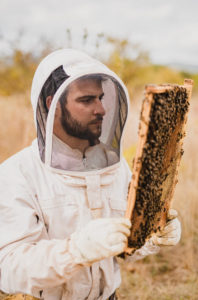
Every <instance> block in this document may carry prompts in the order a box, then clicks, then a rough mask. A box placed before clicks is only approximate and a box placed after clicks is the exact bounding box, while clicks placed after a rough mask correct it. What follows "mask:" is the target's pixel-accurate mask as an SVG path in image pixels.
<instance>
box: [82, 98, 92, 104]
mask: <svg viewBox="0 0 198 300" xmlns="http://www.w3.org/2000/svg"><path fill="white" fill-rule="evenodd" d="M91 101H92V99H91V98H87V99H82V100H81V102H83V103H90V102H91Z"/></svg>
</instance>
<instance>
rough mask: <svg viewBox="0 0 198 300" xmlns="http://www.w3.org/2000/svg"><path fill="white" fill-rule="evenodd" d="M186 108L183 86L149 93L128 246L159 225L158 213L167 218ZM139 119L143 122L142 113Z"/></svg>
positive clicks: (138, 242) (135, 246) (136, 244)
mask: <svg viewBox="0 0 198 300" xmlns="http://www.w3.org/2000/svg"><path fill="white" fill-rule="evenodd" d="M145 100H146V99H145ZM188 107H189V102H188V93H187V90H186V88H185V87H182V86H178V85H174V86H171V88H168V89H166V90H165V91H164V92H162V93H161V92H160V93H159V92H157V93H152V103H151V108H150V114H149V120H148V131H147V136H146V140H145V143H144V146H143V150H142V155H141V157H139V158H138V163H141V169H140V172H139V179H138V185H137V186H136V199H135V206H134V210H133V215H132V231H131V236H130V238H129V240H128V246H129V247H130V248H133V249H138V248H140V247H141V246H143V245H144V244H145V241H146V240H147V239H148V238H149V237H150V236H151V235H152V233H154V232H157V231H158V230H160V228H161V226H162V225H163V224H162V222H161V220H162V214H163V215H164V216H166V217H165V218H167V213H168V206H167V203H166V201H167V199H166V198H167V197H169V195H170V192H171V191H170V189H171V188H172V186H173V185H172V182H171V181H173V178H174V176H173V175H174V174H173V173H174V172H176V168H175V162H176V161H177V160H178V158H180V157H181V155H182V154H183V150H182V147H181V146H182V144H181V140H182V138H183V136H184V133H183V131H182V125H183V123H184V121H185V115H186V113H187V111H188ZM141 122H145V120H143V116H142V115H141ZM139 130H140V131H141V128H139Z"/></svg>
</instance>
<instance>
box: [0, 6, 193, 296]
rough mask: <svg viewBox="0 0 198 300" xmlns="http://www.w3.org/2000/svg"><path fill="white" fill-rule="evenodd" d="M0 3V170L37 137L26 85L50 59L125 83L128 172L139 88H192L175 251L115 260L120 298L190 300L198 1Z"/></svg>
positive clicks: (177, 192)
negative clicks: (77, 54) (93, 63)
mask: <svg viewBox="0 0 198 300" xmlns="http://www.w3.org/2000/svg"><path fill="white" fill-rule="evenodd" d="M0 4H1V5H0V20H1V21H0V162H2V161H4V160H5V159H7V158H8V157H9V156H11V155H12V154H14V153H16V152H17V151H19V150H21V149H22V148H24V147H26V146H28V145H30V144H31V142H32V140H33V139H34V138H35V129H34V123H33V115H32V108H31V104H30V88H31V81H32V77H33V74H34V71H35V69H36V67H37V65H38V63H39V62H40V60H41V59H42V58H43V57H44V56H45V55H47V54H48V53H50V52H51V51H53V50H56V49H59V48H65V47H72V48H76V49H79V50H83V51H85V52H87V53H88V54H90V55H92V56H93V57H95V58H97V59H99V60H101V61H103V62H104V63H105V64H106V65H108V66H109V67H110V68H111V69H112V70H113V71H115V72H116V73H117V74H118V75H119V76H120V77H121V78H122V80H123V81H124V83H125V84H126V86H127V88H128V90H129V94H130V99H131V108H130V115H129V120H128V124H127V127H126V131H125V137H124V141H123V142H124V155H125V157H126V159H127V161H128V163H129V165H130V166H131V162H132V160H133V157H134V154H135V150H136V144H137V132H138V122H139V117H140V109H141V105H142V100H143V92H144V86H145V84H149V83H152V84H160V83H176V84H183V82H184V79H185V78H191V79H193V80H194V87H193V93H192V99H191V104H190V110H189V114H188V122H187V130H186V137H185V139H184V146H183V148H184V155H183V157H182V161H181V165H180V169H179V176H178V184H177V186H176V190H175V195H174V202H173V207H174V208H175V209H177V210H178V212H179V218H180V220H181V222H182V228H183V231H182V239H181V242H180V243H179V245H177V246H176V247H174V248H171V247H170V248H169V247H166V248H163V249H162V250H161V252H160V253H159V254H158V255H155V256H149V257H146V258H145V259H143V260H141V261H138V262H135V263H126V262H124V261H122V260H120V265H121V270H122V279H123V281H122V285H121V287H120V289H119V299H127V300H128V299H130V300H133V299H141V300H144V299H145V300H158V299H160V300H172V299H173V300H175V299H176V300H177V299H178V300H183V299H196V300H197V299H198V276H197V275H198V259H197V257H198V202H197V195H198V142H197V135H198V37H197V32H198V18H197V12H198V2H196V1H194V0H188V1H184V0H167V1H160V0H150V1H147V0H138V1H135V0H122V1H121V0H100V1H96V0H84V1H79V0H72V1H70V0H64V1H61V0H59V1H57V0H42V1H40V0H32V1H27V0H17V1H12V0H0ZM19 297H22V296H19ZM6 298H7V299H11V296H8V295H4V294H3V293H1V292H0V299H6ZM18 299H23V298H18Z"/></svg>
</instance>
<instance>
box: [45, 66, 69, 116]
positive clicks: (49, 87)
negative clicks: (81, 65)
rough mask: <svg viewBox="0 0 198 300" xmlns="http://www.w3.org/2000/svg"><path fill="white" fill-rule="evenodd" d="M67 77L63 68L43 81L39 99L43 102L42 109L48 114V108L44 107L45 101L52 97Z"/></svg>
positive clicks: (59, 68) (56, 70)
mask: <svg viewBox="0 0 198 300" xmlns="http://www.w3.org/2000/svg"><path fill="white" fill-rule="evenodd" d="M68 77H69V76H68V75H67V74H66V73H65V71H64V70H63V66H60V67H58V68H57V69H55V70H54V71H53V72H52V73H51V74H50V76H49V77H48V78H47V80H46V81H45V83H44V85H43V88H42V90H41V93H40V98H41V100H42V102H43V107H44V108H45V110H46V113H48V108H47V105H46V99H47V97H48V96H52V97H53V96H54V95H55V93H56V91H57V90H58V88H59V87H60V86H61V84H62V83H63V82H64V81H65V80H66V79H67V78H68Z"/></svg>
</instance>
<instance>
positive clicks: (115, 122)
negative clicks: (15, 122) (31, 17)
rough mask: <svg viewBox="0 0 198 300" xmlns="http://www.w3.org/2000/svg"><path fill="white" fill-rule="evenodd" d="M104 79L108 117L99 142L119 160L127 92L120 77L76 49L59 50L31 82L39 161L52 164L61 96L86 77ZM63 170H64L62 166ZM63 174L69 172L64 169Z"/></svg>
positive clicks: (42, 66)
mask: <svg viewBox="0 0 198 300" xmlns="http://www.w3.org/2000/svg"><path fill="white" fill-rule="evenodd" d="M97 75H98V76H99V77H100V78H101V84H102V89H103V92H104V97H103V100H102V103H103V107H104V109H105V112H106V113H105V115H104V117H103V122H102V133H101V136H100V137H99V141H100V143H101V144H102V145H104V146H105V148H106V149H109V150H110V151H112V152H113V153H114V154H115V155H116V156H117V158H118V159H117V162H118V161H119V160H120V153H121V137H122V132H123V128H124V125H125V122H126V118H127V111H128V93H127V90H126V87H125V85H124V84H123V82H122V81H121V80H120V78H119V77H118V76H117V75H116V74H115V73H114V72H112V71H111V70H109V69H108V68H107V67H106V66H105V65H103V64H102V63H101V62H99V61H97V60H95V59H93V58H91V57H89V56H88V55H87V54H85V53H83V52H80V51H77V50H73V49H63V50H58V51H55V52H53V53H51V54H50V55H48V56H47V57H46V58H44V59H43V61H42V62H41V63H40V65H39V66H38V68H37V70H36V72H35V75H34V78H33V83H32V90H31V101H32V105H33V110H34V119H35V123H36V128H37V140H38V148H39V153H40V158H41V160H42V162H43V163H44V164H45V165H47V166H48V167H52V168H57V167H56V166H54V165H53V160H52V157H53V155H56V153H53V151H54V150H53V149H54V147H53V143H54V133H53V130H54V118H55V111H56V107H57V104H58V102H59V101H60V99H61V96H63V94H64V93H65V92H66V91H67V89H68V87H69V85H70V84H71V83H73V82H74V81H75V80H79V79H80V78H81V77H84V76H89V78H90V77H91V76H94V77H96V76H97ZM49 95H51V96H52V97H53V98H52V102H51V105H50V108H49V110H48V108H47V106H46V97H47V96H49ZM60 169H61V167H60ZM63 170H64V171H67V170H65V169H64V168H63Z"/></svg>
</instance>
